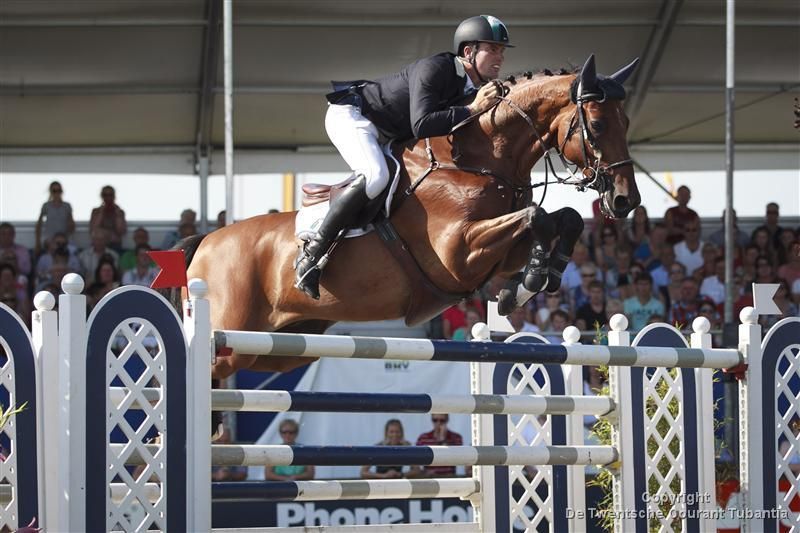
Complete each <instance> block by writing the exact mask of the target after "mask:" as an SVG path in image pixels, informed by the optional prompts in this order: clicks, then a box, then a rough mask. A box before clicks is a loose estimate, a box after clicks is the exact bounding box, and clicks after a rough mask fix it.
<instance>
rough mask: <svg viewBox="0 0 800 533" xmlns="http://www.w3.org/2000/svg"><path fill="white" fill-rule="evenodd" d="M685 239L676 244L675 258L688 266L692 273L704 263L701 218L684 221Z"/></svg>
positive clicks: (689, 271)
mask: <svg viewBox="0 0 800 533" xmlns="http://www.w3.org/2000/svg"><path fill="white" fill-rule="evenodd" d="M681 235H682V236H683V240H681V241H680V242H679V243H677V244H675V245H674V247H673V249H674V250H675V260H676V261H677V262H678V263H680V264H682V265H683V266H685V267H686V272H687V273H688V274H689V275H691V274H692V273H693V272H694V271H695V270H697V269H698V268H700V267H701V266H702V265H703V241H701V240H700V218H694V219H691V220H687V221H685V222H684V225H683V227H682V228H681Z"/></svg>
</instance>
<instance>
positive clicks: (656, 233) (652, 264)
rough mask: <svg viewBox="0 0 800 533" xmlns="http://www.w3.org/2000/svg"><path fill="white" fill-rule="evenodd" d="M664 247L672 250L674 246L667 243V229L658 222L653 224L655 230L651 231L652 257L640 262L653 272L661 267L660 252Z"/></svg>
mask: <svg viewBox="0 0 800 533" xmlns="http://www.w3.org/2000/svg"><path fill="white" fill-rule="evenodd" d="M664 247H669V248H672V245H671V244H669V243H667V227H666V226H665V225H664V224H663V223H661V222H656V223H655V224H653V229H651V230H650V252H651V255H650V257H648V258H647V259H645V260H643V261H642V260H640V261H641V263H642V264H643V265H644V266H645V267H646V268H647V270H648V271H650V272H652V271H653V270H654V269H656V268H658V266H659V255H658V251H659V250H661V249H662V248H664Z"/></svg>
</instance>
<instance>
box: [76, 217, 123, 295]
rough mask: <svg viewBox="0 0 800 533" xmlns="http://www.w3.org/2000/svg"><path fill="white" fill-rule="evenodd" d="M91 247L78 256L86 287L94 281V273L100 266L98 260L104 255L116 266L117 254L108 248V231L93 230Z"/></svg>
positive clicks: (101, 229)
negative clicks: (109, 257)
mask: <svg viewBox="0 0 800 533" xmlns="http://www.w3.org/2000/svg"><path fill="white" fill-rule="evenodd" d="M90 236H91V238H92V245H91V246H90V247H89V248H86V249H85V250H83V251H82V252H81V253H79V254H78V260H79V261H80V263H81V269H82V270H83V275H84V277H85V278H86V284H87V286H88V285H90V284H91V283H92V282H93V281H94V273H95V270H97V266H98V265H99V264H100V258H101V257H103V256H106V255H109V256H111V258H112V259H113V260H114V264H117V261H118V259H119V256H118V255H117V252H115V251H114V250H112V249H111V248H109V247H108V231H107V230H105V229H103V228H95V229H93V230H92V231H91V234H90Z"/></svg>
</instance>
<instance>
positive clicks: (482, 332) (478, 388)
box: [469, 323, 497, 531]
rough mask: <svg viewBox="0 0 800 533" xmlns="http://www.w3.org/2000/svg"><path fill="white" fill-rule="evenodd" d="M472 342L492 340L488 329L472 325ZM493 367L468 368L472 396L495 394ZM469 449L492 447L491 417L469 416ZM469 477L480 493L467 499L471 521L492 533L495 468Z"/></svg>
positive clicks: (475, 471) (477, 468) (479, 470)
mask: <svg viewBox="0 0 800 533" xmlns="http://www.w3.org/2000/svg"><path fill="white" fill-rule="evenodd" d="M472 336H473V338H474V340H475V342H486V341H489V340H490V339H491V337H490V336H491V332H490V331H489V326H487V325H486V324H484V323H478V324H475V326H473V328H472ZM494 367H495V365H494V364H481V363H477V362H473V363H470V364H469V374H470V392H471V393H472V394H494V391H493V390H492V376H493V375H494ZM471 421H472V425H471V429H472V445H473V446H487V445H493V444H495V443H494V415H483V414H473V415H472V416H471ZM472 477H473V478H474V479H476V480H477V481H478V486H479V487H480V491H479V492H478V494H473V495H472V497H470V503H471V504H472V511H473V515H474V521H475V522H476V523H477V524H478V529H479V530H480V531H492V530H493V529H494V525H495V520H496V516H495V513H496V511H497V510H496V509H495V505H494V467H493V466H474V467H472Z"/></svg>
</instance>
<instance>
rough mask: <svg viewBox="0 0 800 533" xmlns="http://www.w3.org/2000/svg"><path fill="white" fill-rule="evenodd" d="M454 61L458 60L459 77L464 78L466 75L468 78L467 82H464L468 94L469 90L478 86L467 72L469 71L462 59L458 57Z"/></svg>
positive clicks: (465, 92)
mask: <svg viewBox="0 0 800 533" xmlns="http://www.w3.org/2000/svg"><path fill="white" fill-rule="evenodd" d="M454 61H455V62H456V74H457V75H458V77H460V78H463V77H464V76H466V78H467V82H466V83H465V84H464V94H467V93H468V92H470V91H472V90H473V89H475V88H476V87H475V84H474V83H472V78H470V77H469V75H468V74H467V71H466V70H464V64H463V63H462V62H461V60H460V59H459V58H457V57H456V58H455V59H454Z"/></svg>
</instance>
